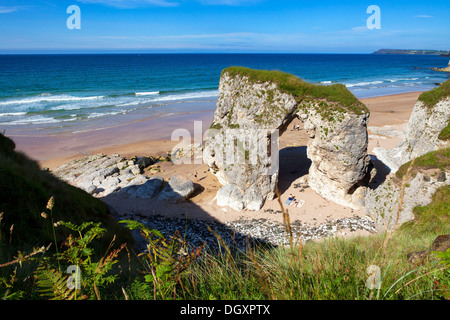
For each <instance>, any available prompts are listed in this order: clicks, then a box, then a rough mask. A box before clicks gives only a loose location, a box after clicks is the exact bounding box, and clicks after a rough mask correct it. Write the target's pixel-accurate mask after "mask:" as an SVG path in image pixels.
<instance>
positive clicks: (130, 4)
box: [77, 0, 178, 9]
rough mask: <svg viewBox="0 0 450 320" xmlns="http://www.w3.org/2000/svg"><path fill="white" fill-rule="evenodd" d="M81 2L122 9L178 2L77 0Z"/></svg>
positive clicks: (167, 5) (155, 0) (176, 3)
mask: <svg viewBox="0 0 450 320" xmlns="http://www.w3.org/2000/svg"><path fill="white" fill-rule="evenodd" d="M77 1H78V2H81V3H88V4H102V5H107V6H111V7H115V8H120V9H130V8H137V7H142V6H156V7H176V6H178V2H175V1H172V0H77Z"/></svg>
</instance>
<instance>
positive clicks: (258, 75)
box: [222, 66, 369, 115]
mask: <svg viewBox="0 0 450 320" xmlns="http://www.w3.org/2000/svg"><path fill="white" fill-rule="evenodd" d="M225 73H228V74H229V75H230V76H231V77H235V76H238V75H240V76H245V77H248V79H249V80H250V81H252V82H256V83H265V82H273V83H276V84H277V86H278V88H279V90H280V91H282V92H285V93H288V94H291V95H292V96H293V97H294V98H295V99H296V101H297V102H298V103H300V102H305V100H309V98H313V99H319V100H321V99H322V100H326V101H328V102H335V103H337V104H338V106H340V107H341V108H344V109H345V110H347V111H348V112H352V113H354V114H357V115H359V114H362V113H369V110H368V109H367V107H366V106H365V105H364V104H363V103H362V102H361V101H359V100H358V98H356V97H355V96H354V95H353V94H352V93H351V92H350V91H349V90H348V89H347V88H346V87H345V85H343V84H333V85H329V86H325V85H316V84H312V83H308V82H305V81H302V80H301V79H299V78H298V77H296V76H294V75H293V74H289V73H285V72H281V71H269V70H256V69H250V68H245V67H236V66H235V67H228V68H225V69H224V70H223V71H222V75H224V74H225ZM338 106H335V105H334V104H327V107H329V108H335V107H338Z"/></svg>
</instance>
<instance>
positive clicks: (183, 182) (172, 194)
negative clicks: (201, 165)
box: [158, 175, 195, 202]
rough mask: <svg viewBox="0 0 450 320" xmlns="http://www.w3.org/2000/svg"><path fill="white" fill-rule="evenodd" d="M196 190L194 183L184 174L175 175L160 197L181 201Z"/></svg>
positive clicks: (161, 198) (171, 200)
mask: <svg viewBox="0 0 450 320" xmlns="http://www.w3.org/2000/svg"><path fill="white" fill-rule="evenodd" d="M194 191H195V185H194V183H193V182H192V181H191V180H189V179H188V178H186V177H184V176H182V175H174V176H173V177H172V178H170V180H169V183H168V184H167V185H166V186H165V187H164V189H163V190H162V191H161V193H160V195H159V197H158V199H160V200H166V201H170V202H179V201H183V200H185V199H188V198H189V197H190V196H191V195H192V194H193V193H194Z"/></svg>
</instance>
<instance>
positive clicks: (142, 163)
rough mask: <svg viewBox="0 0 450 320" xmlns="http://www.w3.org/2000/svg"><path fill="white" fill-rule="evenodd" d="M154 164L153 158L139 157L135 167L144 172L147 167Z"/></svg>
mask: <svg viewBox="0 0 450 320" xmlns="http://www.w3.org/2000/svg"><path fill="white" fill-rule="evenodd" d="M154 163H155V159H154V158H153V157H141V158H139V160H138V161H137V165H138V167H139V168H140V169H141V170H144V169H145V168H147V167H148V166H151V165H152V164H154Z"/></svg>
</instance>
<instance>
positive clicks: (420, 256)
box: [406, 234, 450, 265]
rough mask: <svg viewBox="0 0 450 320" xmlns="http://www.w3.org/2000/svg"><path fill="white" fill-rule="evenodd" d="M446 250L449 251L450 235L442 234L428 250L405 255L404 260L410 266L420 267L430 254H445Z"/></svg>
mask: <svg viewBox="0 0 450 320" xmlns="http://www.w3.org/2000/svg"><path fill="white" fill-rule="evenodd" d="M448 249H450V234H442V235H439V236H437V237H436V239H434V241H433V243H432V245H431V247H430V249H429V250H423V251H417V252H410V253H408V254H407V255H406V258H407V259H408V262H410V263H412V264H415V265H421V264H423V263H424V262H425V260H426V259H428V257H429V255H430V252H433V251H438V252H445V251H447V250H448Z"/></svg>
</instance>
